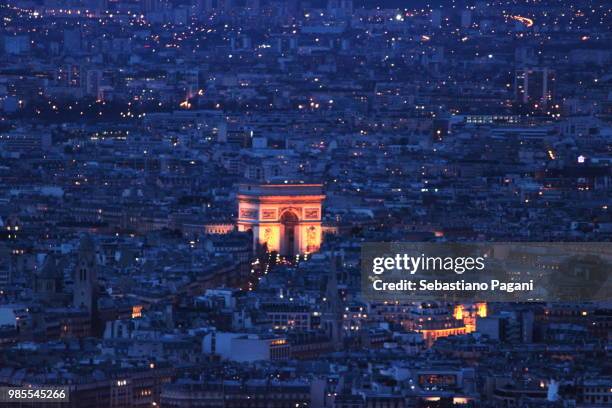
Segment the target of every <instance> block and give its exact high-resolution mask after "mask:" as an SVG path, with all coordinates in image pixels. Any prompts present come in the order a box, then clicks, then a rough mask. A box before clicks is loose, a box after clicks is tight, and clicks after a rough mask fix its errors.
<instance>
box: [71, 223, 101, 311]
mask: <svg viewBox="0 0 612 408" xmlns="http://www.w3.org/2000/svg"><path fill="white" fill-rule="evenodd" d="M97 291H98V275H97V263H96V248H95V244H94V242H93V239H92V238H91V236H89V235H84V236H83V237H82V238H81V243H80V245H79V253H78V255H77V265H76V270H75V274H74V293H73V300H72V305H73V306H74V307H76V308H79V309H86V310H87V311H88V312H89V314H90V315H91V316H93V315H95V313H96V311H97V310H96V309H97V301H98V293H97Z"/></svg>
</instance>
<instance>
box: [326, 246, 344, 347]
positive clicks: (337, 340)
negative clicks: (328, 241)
mask: <svg viewBox="0 0 612 408" xmlns="http://www.w3.org/2000/svg"><path fill="white" fill-rule="evenodd" d="M340 261H341V258H339V257H337V256H336V255H335V254H333V255H332V259H331V268H330V272H329V276H328V277H327V287H326V289H325V298H326V301H325V306H324V308H323V316H322V319H321V320H322V323H323V327H324V329H325V332H326V334H327V336H328V337H329V338H330V339H331V341H332V344H333V347H334V350H336V351H339V350H342V345H343V334H344V332H343V327H342V325H343V322H342V302H341V300H340V298H339V295H338V263H339V262H340Z"/></svg>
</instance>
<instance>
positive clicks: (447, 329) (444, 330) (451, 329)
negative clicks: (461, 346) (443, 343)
mask: <svg viewBox="0 0 612 408" xmlns="http://www.w3.org/2000/svg"><path fill="white" fill-rule="evenodd" d="M456 317H457V310H455V311H454V313H451V310H450V309H449V308H448V307H446V306H444V305H438V304H435V303H421V304H419V306H418V307H416V308H414V309H412V310H411V319H410V320H407V321H404V322H403V326H404V327H406V329H408V330H414V331H416V332H418V333H421V334H422V335H423V340H425V343H426V344H427V346H428V347H431V346H432V345H433V343H434V342H435V341H436V339H438V338H441V337H447V336H455V335H460V334H465V333H466V327H465V324H464V322H463V320H459V319H457V318H456Z"/></svg>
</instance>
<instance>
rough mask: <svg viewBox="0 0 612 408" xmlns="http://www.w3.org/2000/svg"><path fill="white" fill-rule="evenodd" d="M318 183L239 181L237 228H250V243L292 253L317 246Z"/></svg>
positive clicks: (321, 197) (320, 190)
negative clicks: (249, 182) (251, 240)
mask: <svg viewBox="0 0 612 408" xmlns="http://www.w3.org/2000/svg"><path fill="white" fill-rule="evenodd" d="M324 199H325V195H324V194H323V186H322V185H321V184H256V185H252V184H251V185H242V186H240V189H239V191H238V222H237V224H238V230H239V231H248V230H252V231H253V246H254V247H255V248H266V249H267V250H268V251H277V252H279V253H280V254H281V255H285V256H294V255H296V254H305V253H311V252H316V251H318V250H319V247H320V246H321V240H322V235H321V216H322V203H323V200H324Z"/></svg>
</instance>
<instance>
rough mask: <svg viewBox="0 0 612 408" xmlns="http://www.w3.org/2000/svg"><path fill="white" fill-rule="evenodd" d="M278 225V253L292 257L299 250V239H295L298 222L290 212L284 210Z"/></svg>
mask: <svg viewBox="0 0 612 408" xmlns="http://www.w3.org/2000/svg"><path fill="white" fill-rule="evenodd" d="M280 223H281V230H280V236H281V243H280V244H281V245H280V252H281V253H282V254H284V255H287V256H294V255H295V254H296V253H299V250H300V247H299V242H298V241H299V239H297V238H296V236H297V235H298V234H297V233H296V232H298V231H297V230H298V228H299V224H300V220H299V218H298V216H297V215H296V214H295V213H294V212H293V211H292V210H286V211H284V212H283V214H282V215H281V217H280Z"/></svg>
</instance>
